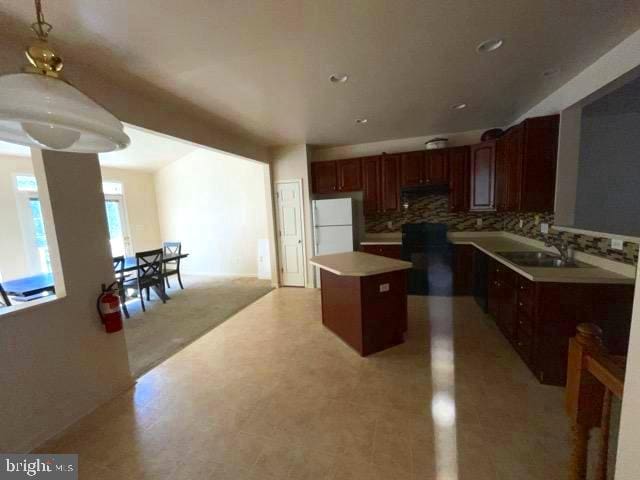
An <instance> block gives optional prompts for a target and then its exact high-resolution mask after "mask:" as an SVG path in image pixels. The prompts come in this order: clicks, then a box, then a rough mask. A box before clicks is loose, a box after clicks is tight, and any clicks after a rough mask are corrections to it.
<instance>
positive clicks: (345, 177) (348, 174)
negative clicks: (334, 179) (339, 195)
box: [337, 158, 362, 192]
mask: <svg viewBox="0 0 640 480" xmlns="http://www.w3.org/2000/svg"><path fill="white" fill-rule="evenodd" d="M337 170H338V190H340V191H341V192H355V191H358V190H362V163H361V159H359V158H350V159H348V160H338V161H337Z"/></svg>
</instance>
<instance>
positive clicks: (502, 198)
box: [495, 135, 509, 212]
mask: <svg viewBox="0 0 640 480" xmlns="http://www.w3.org/2000/svg"><path fill="white" fill-rule="evenodd" d="M508 151H509V139H508V137H507V136H506V135H504V136H502V137H500V138H499V139H498V140H496V187H495V188H496V194H495V195H496V196H495V203H496V210H497V211H499V212H504V211H507V178H508V174H507V157H508Z"/></svg>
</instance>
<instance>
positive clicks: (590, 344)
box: [566, 323, 626, 480]
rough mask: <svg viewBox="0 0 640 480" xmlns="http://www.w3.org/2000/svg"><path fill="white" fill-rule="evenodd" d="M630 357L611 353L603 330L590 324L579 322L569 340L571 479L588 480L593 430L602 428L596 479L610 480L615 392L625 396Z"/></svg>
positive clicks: (616, 394)
mask: <svg viewBox="0 0 640 480" xmlns="http://www.w3.org/2000/svg"><path fill="white" fill-rule="evenodd" d="M625 360H626V357H619V356H613V355H608V354H607V352H606V349H605V348H604V346H603V344H602V330H601V329H600V327H598V326H597V325H594V324H590V323H583V324H580V325H578V327H577V334H576V336H575V337H574V338H572V339H570V340H569V358H568V365H567V390H566V409H567V414H568V415H569V418H570V419H571V422H572V433H573V452H572V454H571V463H570V472H569V479H570V480H586V478H587V461H588V448H589V436H590V432H591V429H593V428H600V429H601V443H600V449H599V452H598V457H599V458H598V466H597V469H596V479H597V480H606V479H607V470H608V458H609V432H610V424H611V395H615V396H616V397H617V398H619V399H622V394H623V389H624V366H625Z"/></svg>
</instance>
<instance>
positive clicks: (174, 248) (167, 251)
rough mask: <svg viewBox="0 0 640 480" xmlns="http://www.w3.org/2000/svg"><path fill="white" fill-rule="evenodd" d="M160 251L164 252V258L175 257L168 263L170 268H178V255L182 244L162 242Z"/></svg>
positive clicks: (180, 252)
mask: <svg viewBox="0 0 640 480" xmlns="http://www.w3.org/2000/svg"><path fill="white" fill-rule="evenodd" d="M162 249H163V250H164V258H167V257H173V256H177V257H178V258H175V259H173V260H171V261H169V262H166V263H170V264H171V265H172V266H175V267H176V268H179V267H180V255H181V254H182V242H164V243H163V244H162Z"/></svg>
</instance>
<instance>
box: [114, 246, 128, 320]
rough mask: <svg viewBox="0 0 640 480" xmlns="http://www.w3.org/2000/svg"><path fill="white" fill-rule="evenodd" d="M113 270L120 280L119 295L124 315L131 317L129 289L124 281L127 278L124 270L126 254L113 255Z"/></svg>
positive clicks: (118, 280)
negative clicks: (128, 300)
mask: <svg viewBox="0 0 640 480" xmlns="http://www.w3.org/2000/svg"><path fill="white" fill-rule="evenodd" d="M113 272H114V273H115V275H116V282H118V296H119V297H120V303H121V304H122V311H123V312H124V316H125V317H126V318H129V310H128V309H127V289H126V288H125V286H124V282H125V281H126V280H127V274H126V273H125V271H124V255H120V256H118V257H113Z"/></svg>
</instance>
